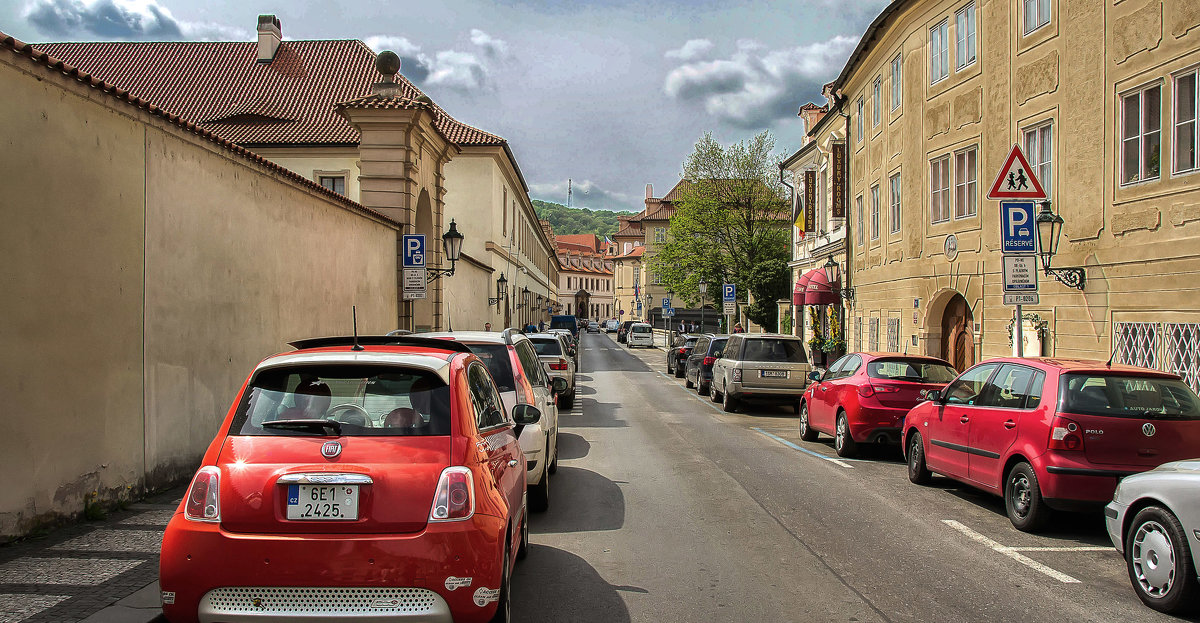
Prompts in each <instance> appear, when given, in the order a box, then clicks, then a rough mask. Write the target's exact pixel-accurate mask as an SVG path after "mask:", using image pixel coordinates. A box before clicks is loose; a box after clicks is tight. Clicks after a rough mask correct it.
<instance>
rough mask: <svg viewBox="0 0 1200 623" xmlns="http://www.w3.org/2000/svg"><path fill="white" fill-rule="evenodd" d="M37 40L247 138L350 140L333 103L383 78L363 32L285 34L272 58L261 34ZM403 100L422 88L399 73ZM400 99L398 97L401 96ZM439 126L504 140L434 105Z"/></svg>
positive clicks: (460, 135)
mask: <svg viewBox="0 0 1200 623" xmlns="http://www.w3.org/2000/svg"><path fill="white" fill-rule="evenodd" d="M34 47H36V48H37V49H39V50H42V51H44V52H46V53H48V54H50V55H51V56H53V57H55V58H58V59H60V60H63V61H65V62H67V63H71V64H72V65H75V66H76V67H78V68H79V69H80V70H81V71H84V72H87V73H89V74H92V75H95V76H99V77H101V78H102V79H104V80H105V81H107V82H108V83H110V84H115V85H117V86H119V87H120V88H122V89H125V90H127V91H129V92H130V93H131V94H132V95H133V96H134V97H136V98H142V99H146V100H149V101H153V102H155V103H156V104H158V105H159V106H161V107H162V109H163V110H165V111H167V112H169V113H171V114H174V115H178V116H181V117H183V118H186V119H192V120H195V121H196V123H197V124H198V125H200V126H201V127H203V128H204V129H206V130H211V131H212V132H215V133H217V134H219V135H221V136H223V137H225V138H227V139H229V140H231V141H233V142H235V143H239V144H242V145H281V144H293V145H294V144H302V145H321V144H324V145H330V144H333V145H348V144H355V143H357V142H358V132H357V131H356V130H355V129H354V128H353V127H352V126H351V125H350V124H349V123H348V122H347V121H346V120H345V119H343V118H342V117H341V116H340V115H338V114H337V111H336V110H335V108H336V105H337V104H339V103H343V102H351V101H354V100H357V99H361V98H362V97H363V96H364V95H366V94H368V93H370V92H371V85H372V84H374V83H375V82H377V81H378V80H379V79H380V75H379V74H378V72H376V70H375V53H374V52H373V51H371V49H370V48H369V47H367V45H366V44H365V43H363V42H362V41H357V40H350V39H342V40H313V41H284V42H282V43H281V44H280V45H279V50H278V51H277V52H276V53H275V58H274V60H272V61H271V62H269V63H260V62H258V60H257V59H258V48H257V44H256V43H255V42H209V41H171V42H112V41H106V42H86V43H39V44H35V46H34ZM397 80H398V81H399V86H400V91H401V93H400V95H401V98H402V99H405V100H411V101H418V100H420V99H421V98H422V96H424V95H425V94H424V93H422V92H421V90H420V89H418V88H417V87H416V86H415V85H413V84H412V83H411V82H409V81H408V80H407V79H406V78H404V77H403V76H397ZM398 104H399V101H397V102H395V103H393V105H398ZM431 106H432V110H433V111H434V116H435V122H434V125H435V126H436V127H437V128H438V130H439V131H441V132H442V134H443V135H445V136H446V138H448V139H449V140H450V141H452V142H454V143H457V144H459V145H496V146H499V145H505V146H506V147H507V145H506V143H507V141H505V140H504V139H503V138H501V137H499V136H496V135H495V134H491V133H488V132H484V131H483V130H480V129H478V128H474V127H471V126H469V125H467V124H465V123H462V122H460V121H458V120H457V119H455V118H453V117H451V116H450V115H449V114H447V113H446V111H444V110H442V109H441V108H440V107H438V106H437V104H431Z"/></svg>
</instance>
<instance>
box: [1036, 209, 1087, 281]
mask: <svg viewBox="0 0 1200 623" xmlns="http://www.w3.org/2000/svg"><path fill="white" fill-rule="evenodd" d="M1036 223H1037V234H1038V257H1039V258H1041V260H1042V270H1043V271H1044V272H1045V273H1046V276H1048V277H1054V278H1055V279H1057V280H1058V281H1059V282H1060V283H1062V284H1063V285H1065V286H1067V287H1068V288H1075V289H1077V290H1083V288H1084V286H1085V285H1087V273H1085V272H1084V270H1083V269H1082V268H1051V267H1050V263H1051V262H1052V261H1053V260H1054V256H1055V255H1057V254H1058V243H1059V238H1060V237H1061V236H1062V226H1063V219H1062V217H1061V216H1059V215H1057V214H1055V213H1054V212H1051V211H1050V202H1049V201H1043V202H1042V209H1041V211H1040V212H1038V215H1037V219H1036Z"/></svg>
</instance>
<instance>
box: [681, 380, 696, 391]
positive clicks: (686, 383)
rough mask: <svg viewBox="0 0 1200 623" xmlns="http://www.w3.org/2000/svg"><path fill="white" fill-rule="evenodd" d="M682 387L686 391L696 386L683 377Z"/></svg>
mask: <svg viewBox="0 0 1200 623" xmlns="http://www.w3.org/2000/svg"><path fill="white" fill-rule="evenodd" d="M683 386H684V387H686V388H688V389H692V388H693V387H695V386H696V384H695V383H693V382H692V379H689V378H686V377H685V378H684V379H683Z"/></svg>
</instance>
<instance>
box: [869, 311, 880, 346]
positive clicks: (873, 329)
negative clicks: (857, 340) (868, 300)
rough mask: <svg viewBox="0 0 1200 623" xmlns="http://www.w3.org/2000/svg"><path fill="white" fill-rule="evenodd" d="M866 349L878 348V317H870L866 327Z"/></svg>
mask: <svg viewBox="0 0 1200 623" xmlns="http://www.w3.org/2000/svg"><path fill="white" fill-rule="evenodd" d="M867 349H869V350H879V319H878V318H871V323H870V325H868V327H867Z"/></svg>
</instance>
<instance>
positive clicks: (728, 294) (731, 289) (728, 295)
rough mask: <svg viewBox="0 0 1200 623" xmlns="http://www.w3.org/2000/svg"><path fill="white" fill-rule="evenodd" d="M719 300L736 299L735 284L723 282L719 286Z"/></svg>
mask: <svg viewBox="0 0 1200 623" xmlns="http://www.w3.org/2000/svg"><path fill="white" fill-rule="evenodd" d="M721 300H722V301H736V300H737V286H735V285H734V284H732V283H726V284H723V285H722V286H721Z"/></svg>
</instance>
